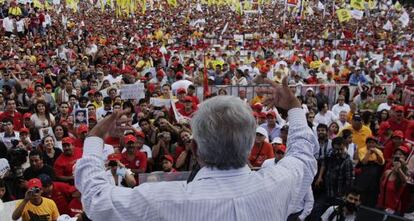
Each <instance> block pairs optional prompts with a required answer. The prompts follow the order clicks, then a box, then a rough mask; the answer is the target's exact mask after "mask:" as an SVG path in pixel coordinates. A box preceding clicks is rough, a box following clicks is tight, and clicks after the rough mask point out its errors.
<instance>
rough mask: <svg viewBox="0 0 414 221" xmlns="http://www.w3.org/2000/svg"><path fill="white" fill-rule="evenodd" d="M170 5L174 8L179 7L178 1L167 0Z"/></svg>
mask: <svg viewBox="0 0 414 221" xmlns="http://www.w3.org/2000/svg"><path fill="white" fill-rule="evenodd" d="M167 2H168V5H169V6H172V7H174V8H175V7H177V0H167Z"/></svg>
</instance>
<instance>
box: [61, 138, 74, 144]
mask: <svg viewBox="0 0 414 221" xmlns="http://www.w3.org/2000/svg"><path fill="white" fill-rule="evenodd" d="M72 142H73V140H72V138H70V137H64V138H63V139H62V144H72Z"/></svg>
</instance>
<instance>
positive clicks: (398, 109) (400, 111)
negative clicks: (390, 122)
mask: <svg viewBox="0 0 414 221" xmlns="http://www.w3.org/2000/svg"><path fill="white" fill-rule="evenodd" d="M392 110H393V111H394V116H395V118H396V119H397V120H402V119H404V107H403V106H401V105H395V106H394V107H392Z"/></svg>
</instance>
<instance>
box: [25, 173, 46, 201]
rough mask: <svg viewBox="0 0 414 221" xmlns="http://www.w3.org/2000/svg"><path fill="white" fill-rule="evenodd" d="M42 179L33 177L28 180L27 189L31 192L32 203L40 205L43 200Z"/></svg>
mask: <svg viewBox="0 0 414 221" xmlns="http://www.w3.org/2000/svg"><path fill="white" fill-rule="evenodd" d="M42 187H43V186H42V181H40V179H38V178H33V179H31V180H29V181H28V182H27V191H28V192H29V193H28V194H29V196H30V198H29V200H30V202H31V203H33V204H35V205H38V204H39V203H41V200H42V193H43V191H42Z"/></svg>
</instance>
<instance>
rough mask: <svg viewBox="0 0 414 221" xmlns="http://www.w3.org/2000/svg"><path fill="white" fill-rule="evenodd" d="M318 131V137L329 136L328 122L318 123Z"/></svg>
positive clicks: (322, 138)
mask: <svg viewBox="0 0 414 221" xmlns="http://www.w3.org/2000/svg"><path fill="white" fill-rule="evenodd" d="M316 133H317V134H318V139H320V140H325V139H326V138H328V126H327V125H326V124H318V126H317V127H316Z"/></svg>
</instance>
